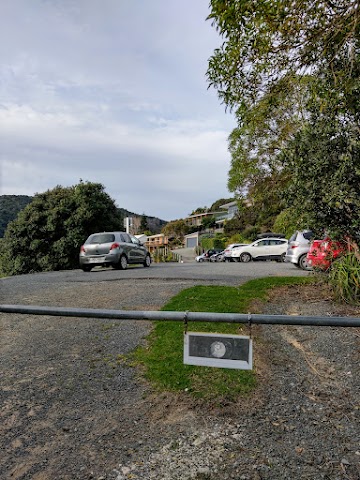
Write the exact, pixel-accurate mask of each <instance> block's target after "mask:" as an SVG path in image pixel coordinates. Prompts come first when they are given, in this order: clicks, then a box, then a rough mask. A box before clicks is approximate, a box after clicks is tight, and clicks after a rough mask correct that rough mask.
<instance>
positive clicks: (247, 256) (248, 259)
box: [240, 253, 251, 263]
mask: <svg viewBox="0 0 360 480" xmlns="http://www.w3.org/2000/svg"><path fill="white" fill-rule="evenodd" d="M240 262H243V263H249V262H251V255H250V253H242V254H241V255H240Z"/></svg>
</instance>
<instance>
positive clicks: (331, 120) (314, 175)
mask: <svg viewBox="0 0 360 480" xmlns="http://www.w3.org/2000/svg"><path fill="white" fill-rule="evenodd" d="M284 155H285V156H286V161H287V163H288V169H289V170H291V171H292V172H293V181H292V183H291V185H290V187H289V189H288V195H289V200H290V201H289V203H291V204H292V207H293V209H294V210H295V212H296V213H297V217H298V218H299V219H301V218H302V219H306V223H307V224H308V225H310V226H311V228H312V229H314V230H315V231H317V232H318V233H319V234H320V233H323V232H324V230H325V229H326V230H327V232H328V233H329V234H330V235H331V236H332V237H333V238H338V239H342V240H343V239H344V237H345V236H346V237H349V238H350V239H352V240H356V239H358V238H359V233H360V139H359V132H358V129H357V128H356V125H354V123H353V122H349V123H347V122H345V120H344V119H341V120H340V119H339V118H338V117H337V115H336V112H334V110H331V111H329V110H327V111H322V112H321V111H320V110H319V111H314V113H313V114H312V116H311V119H310V121H309V122H308V124H307V126H306V127H304V128H303V129H302V130H301V131H300V132H299V133H298V135H297V136H296V138H295V139H294V141H293V142H292V143H291V145H289V148H288V150H287V151H286V152H284Z"/></svg>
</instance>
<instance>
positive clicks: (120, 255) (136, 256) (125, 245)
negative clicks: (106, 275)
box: [79, 232, 151, 272]
mask: <svg viewBox="0 0 360 480" xmlns="http://www.w3.org/2000/svg"><path fill="white" fill-rule="evenodd" d="M79 263H80V268H82V270H84V272H90V270H91V269H92V268H94V267H96V266H104V267H109V266H112V267H114V268H116V269H120V270H125V269H126V268H127V266H128V264H136V263H138V264H142V265H144V267H150V264H151V257H150V253H149V252H148V251H147V249H146V248H145V247H144V245H142V243H140V241H139V240H138V239H137V238H136V237H134V236H133V235H129V234H128V233H126V232H101V233H93V234H92V235H90V236H89V237H88V239H87V240H86V241H85V243H84V245H82V246H81V248H80V255H79Z"/></svg>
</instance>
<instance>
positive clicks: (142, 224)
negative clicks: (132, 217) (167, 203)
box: [139, 213, 148, 233]
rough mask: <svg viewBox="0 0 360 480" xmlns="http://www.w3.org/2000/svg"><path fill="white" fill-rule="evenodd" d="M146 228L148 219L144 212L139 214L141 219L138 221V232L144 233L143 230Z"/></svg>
mask: <svg viewBox="0 0 360 480" xmlns="http://www.w3.org/2000/svg"><path fill="white" fill-rule="evenodd" d="M147 229H148V221H147V217H146V215H145V213H143V214H142V215H141V221H140V232H139V233H144V232H145V230H147Z"/></svg>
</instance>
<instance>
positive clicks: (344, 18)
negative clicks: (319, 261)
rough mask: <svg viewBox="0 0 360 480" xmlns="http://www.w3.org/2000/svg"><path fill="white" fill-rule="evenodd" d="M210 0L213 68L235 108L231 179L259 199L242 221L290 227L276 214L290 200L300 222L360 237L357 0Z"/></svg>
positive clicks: (214, 79) (243, 193)
mask: <svg viewBox="0 0 360 480" xmlns="http://www.w3.org/2000/svg"><path fill="white" fill-rule="evenodd" d="M210 7H211V13H210V15H209V19H210V20H211V21H212V22H213V25H214V26H215V28H216V29H217V30H218V32H219V34H220V35H221V37H222V44H221V47H219V48H218V49H216V50H215V52H214V55H213V56H212V58H211V59H210V61H209V68H208V72H207V75H208V80H209V84H210V85H211V86H213V87H214V88H216V89H217V91H218V95H219V97H220V99H221V101H222V102H223V103H224V104H225V105H226V107H228V108H230V109H233V110H234V112H235V115H236V119H237V123H238V126H237V128H236V129H235V130H234V131H233V132H232V134H231V135H230V139H229V149H230V152H231V169H230V172H229V183H228V186H229V189H230V191H232V192H234V193H235V194H236V196H237V197H240V198H241V197H245V198H248V199H249V200H250V201H251V203H252V210H253V212H252V215H253V217H254V218H253V219H252V220H251V221H247V220H245V219H244V223H245V225H246V226H247V227H248V226H251V228H254V229H256V228H259V229H261V230H263V229H264V228H265V229H266V230H274V225H276V226H278V227H280V226H281V223H282V222H283V225H284V227H286V228H288V230H287V232H289V231H290V227H291V225H290V223H289V224H288V225H286V222H287V221H288V220H287V219H286V214H283V215H282V216H280V217H278V215H280V214H281V212H282V211H283V210H284V209H285V208H286V207H289V208H291V209H292V211H293V212H294V214H295V215H294V216H295V218H296V223H297V224H298V225H306V226H308V227H310V228H312V229H313V230H314V231H317V232H320V231H322V230H324V229H327V231H328V232H329V233H330V234H331V235H332V237H333V238H344V236H349V237H350V238H352V239H355V238H356V235H357V234H358V232H359V231H360V213H359V212H360V208H359V207H360V205H359V198H360V195H359V193H360V192H359V185H360V182H359V180H360V178H359V175H360V149H359V146H360V145H359V141H360V140H359V129H360V80H359V79H360V16H359V14H358V11H359V1H358V0H339V1H337V2H328V1H325V0H315V1H311V2H310V1H309V0H294V1H292V2H289V1H288V0H232V1H226V0H211V1H210ZM244 214H245V215H246V214H247V213H246V210H243V211H242V212H241V215H244ZM276 222H277V223H276ZM276 230H282V229H281V228H276Z"/></svg>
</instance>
